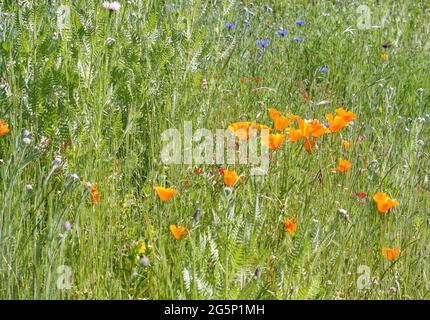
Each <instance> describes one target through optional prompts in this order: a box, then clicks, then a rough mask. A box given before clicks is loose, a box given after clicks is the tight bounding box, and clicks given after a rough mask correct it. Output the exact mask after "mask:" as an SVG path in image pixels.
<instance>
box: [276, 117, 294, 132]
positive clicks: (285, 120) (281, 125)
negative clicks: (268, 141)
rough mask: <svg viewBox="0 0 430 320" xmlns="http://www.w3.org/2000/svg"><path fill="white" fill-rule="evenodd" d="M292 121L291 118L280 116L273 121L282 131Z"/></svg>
mask: <svg viewBox="0 0 430 320" xmlns="http://www.w3.org/2000/svg"><path fill="white" fill-rule="evenodd" d="M290 122H291V121H290V119H288V118H287V117H284V116H279V117H277V118H276V119H275V120H274V121H273V124H274V125H275V129H276V130H278V131H282V130H284V129H285V128H286V127H287V126H288V125H289V124H290Z"/></svg>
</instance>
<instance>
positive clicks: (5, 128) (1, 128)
mask: <svg viewBox="0 0 430 320" xmlns="http://www.w3.org/2000/svg"><path fill="white" fill-rule="evenodd" d="M8 132H9V125H8V124H7V123H6V121H4V120H2V119H0V137H2V136H4V135H5V134H6V133H8Z"/></svg>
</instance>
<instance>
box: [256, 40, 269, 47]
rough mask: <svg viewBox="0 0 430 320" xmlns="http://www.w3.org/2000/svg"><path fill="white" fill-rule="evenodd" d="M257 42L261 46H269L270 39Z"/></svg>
mask: <svg viewBox="0 0 430 320" xmlns="http://www.w3.org/2000/svg"><path fill="white" fill-rule="evenodd" d="M257 43H258V44H259V45H260V46H261V47H263V48H264V47H267V46H268V45H269V43H270V41H268V40H258V41H257Z"/></svg>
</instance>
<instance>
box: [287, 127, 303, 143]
mask: <svg viewBox="0 0 430 320" xmlns="http://www.w3.org/2000/svg"><path fill="white" fill-rule="evenodd" d="M287 134H288V137H289V138H290V141H291V142H296V141H299V140H300V139H301V138H302V137H303V133H302V132H301V131H300V130H298V129H294V128H288V129H287Z"/></svg>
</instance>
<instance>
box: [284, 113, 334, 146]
mask: <svg viewBox="0 0 430 320" xmlns="http://www.w3.org/2000/svg"><path fill="white" fill-rule="evenodd" d="M295 119H296V120H297V123H298V126H299V128H298V129H294V128H288V129H287V134H288V137H289V138H290V141H291V142H296V141H298V140H300V138H302V137H304V138H305V140H306V138H309V137H314V138H320V137H321V136H323V135H324V134H325V133H327V132H329V130H328V129H327V128H326V127H325V126H324V125H323V124H322V123H321V122H319V121H318V120H310V121H305V120H303V119H302V118H300V117H296V116H295ZM308 144H309V142H308Z"/></svg>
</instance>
